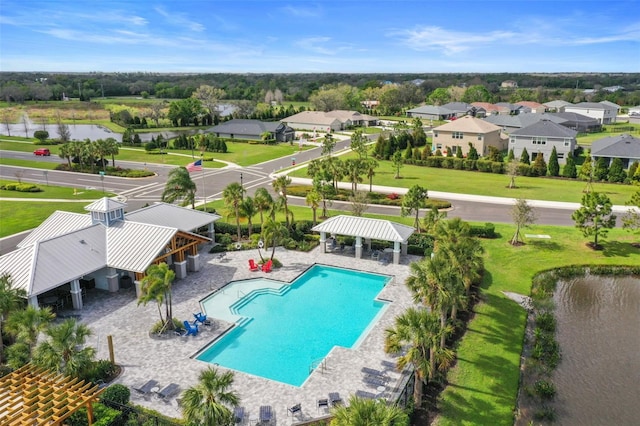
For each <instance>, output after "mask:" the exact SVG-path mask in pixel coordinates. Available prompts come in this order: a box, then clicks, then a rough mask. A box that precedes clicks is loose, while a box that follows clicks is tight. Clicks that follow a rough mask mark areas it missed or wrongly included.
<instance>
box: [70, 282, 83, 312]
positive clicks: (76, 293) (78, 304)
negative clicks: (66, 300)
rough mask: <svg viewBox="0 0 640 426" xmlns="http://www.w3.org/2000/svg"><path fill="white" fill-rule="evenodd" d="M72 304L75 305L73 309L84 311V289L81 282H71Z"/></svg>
mask: <svg viewBox="0 0 640 426" xmlns="http://www.w3.org/2000/svg"><path fill="white" fill-rule="evenodd" d="M71 302H72V303H73V309H75V310H80V309H82V306H83V303H82V289H81V288H80V280H73V281H71Z"/></svg>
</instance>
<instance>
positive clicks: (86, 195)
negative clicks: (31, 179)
mask: <svg viewBox="0 0 640 426" xmlns="http://www.w3.org/2000/svg"><path fill="white" fill-rule="evenodd" d="M7 183H17V181H15V180H5V179H0V185H5V184H7ZM36 185H37V186H38V187H39V188H40V189H42V191H40V192H18V191H7V190H1V189H0V197H3V198H26V199H40V198H47V199H64V200H73V201H75V200H96V199H98V198H102V197H105V196H107V197H111V196H113V195H114V194H113V193H111V192H107V193H106V194H104V193H103V192H102V191H98V190H93V189H92V190H80V191H79V190H77V189H76V193H75V194H74V193H73V190H74V188H71V187H66V186H53V185H50V186H47V184H46V182H45V179H44V177H43V178H42V182H41V183H38V184H36ZM2 219H3V220H4V216H3V217H2Z"/></svg>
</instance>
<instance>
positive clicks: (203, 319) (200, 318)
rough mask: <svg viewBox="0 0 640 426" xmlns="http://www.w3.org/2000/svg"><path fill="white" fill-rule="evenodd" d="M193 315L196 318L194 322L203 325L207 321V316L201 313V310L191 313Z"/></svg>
mask: <svg viewBox="0 0 640 426" xmlns="http://www.w3.org/2000/svg"><path fill="white" fill-rule="evenodd" d="M193 317H194V318H195V319H196V320H195V321H194V322H195V323H200V324H202V325H205V323H206V322H207V316H206V315H205V314H203V313H202V312H198V313H197V314H193Z"/></svg>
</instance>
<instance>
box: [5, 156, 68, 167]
mask: <svg viewBox="0 0 640 426" xmlns="http://www.w3.org/2000/svg"><path fill="white" fill-rule="evenodd" d="M38 158H39V157H35V156H34V159H33V160H20V159H18V158H4V157H0V164H2V165H5V166H19V167H29V168H33V169H42V170H53V169H55V168H56V167H57V166H58V163H50V162H48V161H38V160H37V159H38ZM61 161H62V160H61Z"/></svg>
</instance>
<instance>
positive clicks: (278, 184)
mask: <svg viewBox="0 0 640 426" xmlns="http://www.w3.org/2000/svg"><path fill="white" fill-rule="evenodd" d="M289 185H291V178H290V177H289V176H287V175H280V176H278V177H277V178H276V180H274V181H273V189H274V190H275V191H276V192H277V193H278V194H280V197H282V199H283V200H284V215H285V221H286V223H287V229H291V224H290V223H289V205H288V204H287V187H288V186H289Z"/></svg>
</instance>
